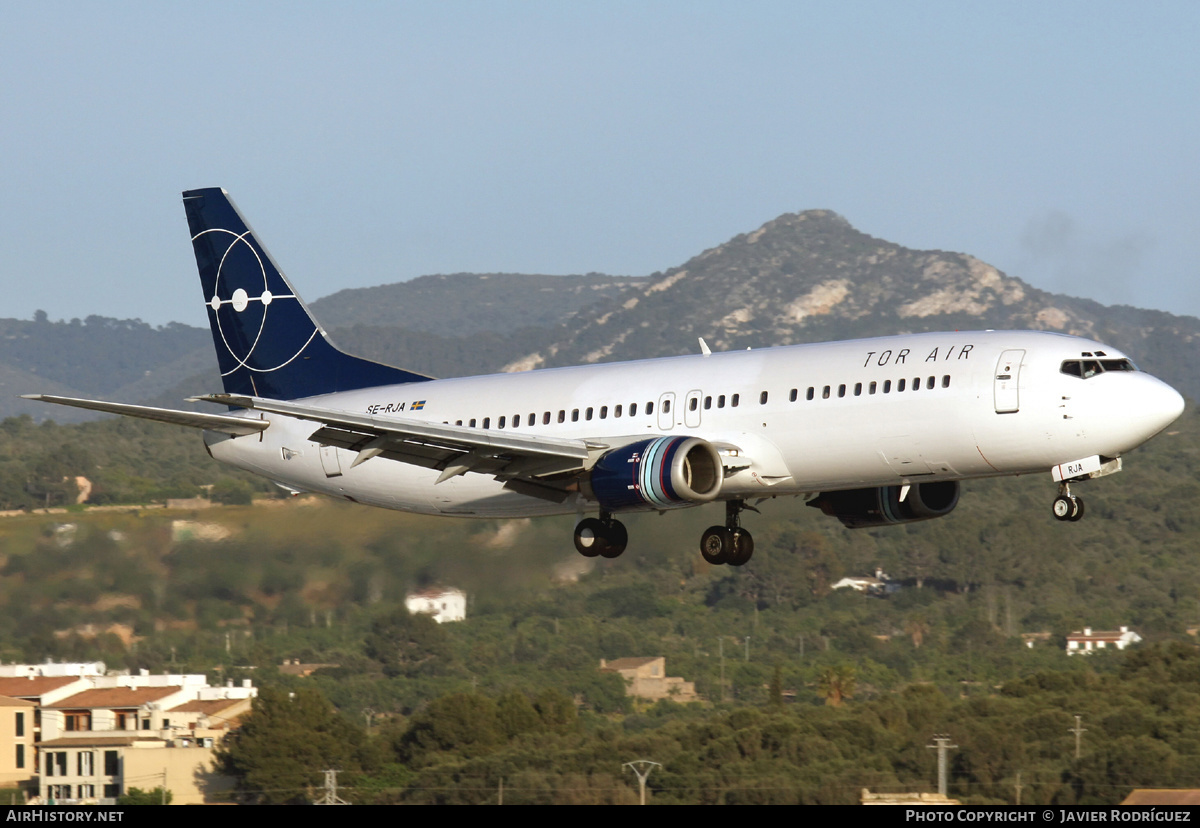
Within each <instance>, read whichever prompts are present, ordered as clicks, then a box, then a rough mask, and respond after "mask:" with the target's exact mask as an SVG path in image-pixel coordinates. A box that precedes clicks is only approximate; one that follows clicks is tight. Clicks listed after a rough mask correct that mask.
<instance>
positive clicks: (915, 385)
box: [913, 377, 921, 391]
mask: <svg viewBox="0 0 1200 828" xmlns="http://www.w3.org/2000/svg"><path fill="white" fill-rule="evenodd" d="M913 390H914V391H920V390H921V378H920V377H913Z"/></svg>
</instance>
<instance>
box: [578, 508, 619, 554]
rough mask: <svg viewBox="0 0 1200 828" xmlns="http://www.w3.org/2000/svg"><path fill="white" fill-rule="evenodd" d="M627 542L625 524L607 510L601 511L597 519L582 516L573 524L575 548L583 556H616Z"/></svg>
mask: <svg viewBox="0 0 1200 828" xmlns="http://www.w3.org/2000/svg"><path fill="white" fill-rule="evenodd" d="M628 544H629V533H628V532H627V531H625V524H623V523H621V521H619V520H616V519H615V518H614V517H613V516H612V515H611V514H609V513H608V512H601V513H600V518H599V519H596V518H584V519H583V520H581V521H579V523H578V524H577V525H576V526H575V549H576V551H577V552H579V554H580V555H583V556H584V557H585V558H594V557H596V556H597V555H599V556H601V557H603V558H616V557H619V556H620V554H621V553H622V552H624V551H625V547H626V546H627V545H628Z"/></svg>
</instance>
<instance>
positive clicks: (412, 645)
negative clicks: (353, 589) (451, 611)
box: [365, 607, 450, 678]
mask: <svg viewBox="0 0 1200 828" xmlns="http://www.w3.org/2000/svg"><path fill="white" fill-rule="evenodd" d="M365 649H366V653H367V655H368V656H369V657H371V658H373V659H375V660H376V661H378V662H379V664H380V666H381V667H382V668H383V672H384V675H387V676H392V677H396V676H407V677H409V678H412V677H415V676H418V675H427V674H430V673H433V672H435V671H436V670H437V668H438V667H439V666H440V665H441V662H442V661H443V660H444V659H445V658H446V657H447V656H448V655H449V652H450V646H449V636H448V634H447V633H446V631H445V630H443V629H442V627H441V625H440V624H438V622H436V621H434V620H433V618H432V617H430V616H428V615H421V614H419V615H413V614H412V613H410V612H409V611H408V610H407V609H405V608H404V607H399V608H398V609H396V610H395V611H393V612H391V613H388V614H387V615H385V616H384V617H382V618H380V619H378V620H376V621H375V623H374V624H372V625H371V633H370V635H368V636H367V640H366V648H365Z"/></svg>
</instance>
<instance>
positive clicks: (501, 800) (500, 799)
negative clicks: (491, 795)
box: [496, 776, 504, 805]
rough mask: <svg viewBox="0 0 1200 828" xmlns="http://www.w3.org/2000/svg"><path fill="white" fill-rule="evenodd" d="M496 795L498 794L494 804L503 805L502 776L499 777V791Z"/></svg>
mask: <svg viewBox="0 0 1200 828" xmlns="http://www.w3.org/2000/svg"><path fill="white" fill-rule="evenodd" d="M498 794H499V796H498V801H497V802H496V804H497V805H503V804H504V777H503V776H501V777H500V790H499V791H498Z"/></svg>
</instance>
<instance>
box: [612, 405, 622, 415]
mask: <svg viewBox="0 0 1200 828" xmlns="http://www.w3.org/2000/svg"><path fill="white" fill-rule="evenodd" d="M613 416H614V417H620V416H621V406H619V405H616V406H613Z"/></svg>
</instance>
